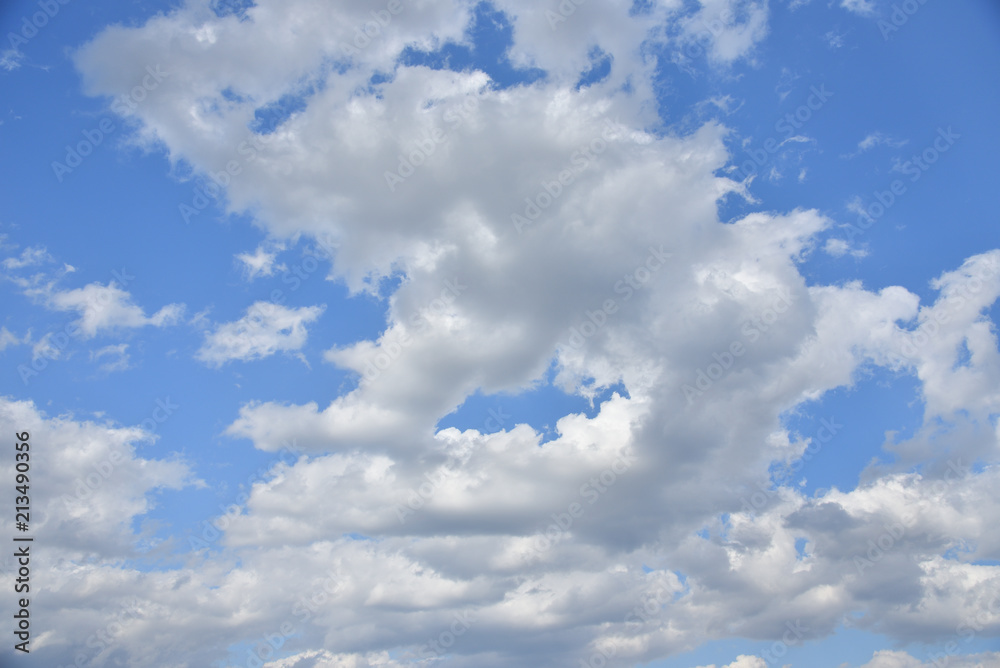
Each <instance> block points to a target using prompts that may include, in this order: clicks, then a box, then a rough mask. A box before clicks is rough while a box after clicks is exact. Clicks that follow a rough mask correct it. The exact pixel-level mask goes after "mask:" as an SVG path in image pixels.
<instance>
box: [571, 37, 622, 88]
mask: <svg viewBox="0 0 1000 668" xmlns="http://www.w3.org/2000/svg"><path fill="white" fill-rule="evenodd" d="M587 55H588V56H589V57H590V63H591V65H590V69H589V70H587V71H586V72H584V73H583V74H582V75H580V80H579V81H577V82H576V90H580V89H581V88H585V87H586V86H592V85H594V84H595V83H600V82H601V81H604V80H605V79H607V78H608V76H609V75H610V74H611V63H612V61H613V60H614V59H613V58H612V57H611V55H610V54H608V53H605V52H604V50H603V49H602V48H601V47H599V46H595V47H593V48H591V49H590V53H588V54H587Z"/></svg>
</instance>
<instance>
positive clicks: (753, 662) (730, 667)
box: [699, 654, 767, 668]
mask: <svg viewBox="0 0 1000 668" xmlns="http://www.w3.org/2000/svg"><path fill="white" fill-rule="evenodd" d="M699 668H716V666H715V664H714V663H713V664H712V665H710V666H699ZM722 668H767V662H766V661H764V659H762V658H760V657H759V656H751V655H749V654H740V655H739V656H738V657H736V660H735V661H733V662H732V663H727V664H726V665H724V666H722Z"/></svg>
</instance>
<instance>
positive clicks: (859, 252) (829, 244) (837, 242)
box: [823, 237, 868, 259]
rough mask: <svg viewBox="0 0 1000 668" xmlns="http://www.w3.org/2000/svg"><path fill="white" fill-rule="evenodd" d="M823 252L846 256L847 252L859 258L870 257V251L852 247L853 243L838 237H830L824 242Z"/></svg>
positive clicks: (834, 255) (835, 255) (833, 255)
mask: <svg viewBox="0 0 1000 668" xmlns="http://www.w3.org/2000/svg"><path fill="white" fill-rule="evenodd" d="M823 252H825V253H826V254H827V255H830V256H832V257H844V256H845V255H847V254H850V255H851V256H852V257H855V258H858V259H861V258H863V257H868V251H866V250H865V249H863V248H855V249H851V245H850V244H849V243H847V242H846V241H844V240H843V239H838V238H836V237H830V238H829V239H827V240H826V243H825V244H823Z"/></svg>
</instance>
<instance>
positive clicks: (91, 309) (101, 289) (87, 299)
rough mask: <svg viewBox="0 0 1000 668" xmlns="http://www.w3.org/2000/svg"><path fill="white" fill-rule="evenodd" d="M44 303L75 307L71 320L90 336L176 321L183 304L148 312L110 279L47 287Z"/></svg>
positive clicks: (67, 308) (59, 308)
mask: <svg viewBox="0 0 1000 668" xmlns="http://www.w3.org/2000/svg"><path fill="white" fill-rule="evenodd" d="M45 299H46V304H47V306H48V307H49V308H51V309H53V310H56V311H76V312H77V313H79V314H80V319H79V320H77V321H76V322H75V323H74V324H75V325H76V326H77V327H79V328H80V331H81V332H82V334H83V336H84V337H86V338H91V337H94V336H96V335H97V334H98V333H101V332H103V331H113V330H117V329H135V328H139V327H149V326H151V327H167V326H170V325H174V324H177V323H178V322H179V321H180V319H181V317H182V316H183V314H184V305H183V304H169V305H167V306H164V307H163V308H161V309H160V310H159V311H157V312H156V313H154V314H153V315H151V316H146V314H145V312H144V311H143V309H142V308H141V307H139V306H137V305H136V304H135V303H134V302H133V301H132V295H131V294H129V293H128V292H127V291H125V290H122V289H121V288H120V287H118V285H117V284H116V283H115V282H114V281H109V282H108V284H107V285H101V284H100V283H90V284H89V285H85V286H84V287H82V288H76V289H73V290H54V289H51V288H50V289H49V290H48V291H47V294H46V296H45Z"/></svg>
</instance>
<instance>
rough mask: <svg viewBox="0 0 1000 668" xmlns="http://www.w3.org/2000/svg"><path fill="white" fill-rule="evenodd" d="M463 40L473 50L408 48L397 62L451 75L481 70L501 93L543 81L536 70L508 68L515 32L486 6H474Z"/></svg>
mask: <svg viewBox="0 0 1000 668" xmlns="http://www.w3.org/2000/svg"><path fill="white" fill-rule="evenodd" d="M466 39H467V41H469V42H471V44H472V46H466V45H463V44H456V43H454V42H448V43H446V44H444V45H443V46H442V47H441V48H440V49H439V50H437V51H420V50H418V49H415V48H413V47H412V46H408V47H406V48H405V49H403V52H402V54H400V58H399V62H400V63H401V64H403V65H406V66H411V67H412V66H415V65H424V66H426V67H429V68H431V69H434V70H452V71H454V72H465V71H469V70H481V71H483V72H485V73H486V74H488V75H489V77H490V79H492V80H493V83H494V85H495V86H496V87H498V88H500V89H503V88H510V87H512V86H517V85H521V84H530V83H533V82H535V81H538V80H541V79H544V78H545V71H544V70H541V69H538V68H537V67H531V68H526V69H516V68H515V67H514V66H513V65H512V64H511V62H510V59H509V58H508V56H507V51H508V50H509V49H510V47H511V46H512V45H513V44H514V28H513V26H512V25H511V23H510V20H509V19H508V18H507V16H506V15H505V14H504V13H503V12H502V11H499V10H497V9H496V8H495V7H493V5H492V4H490V3H488V2H481V3H479V4H477V5H476V8H475V10H474V13H473V20H472V25H471V26H470V27H469V28H468V30H467V31H466Z"/></svg>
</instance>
